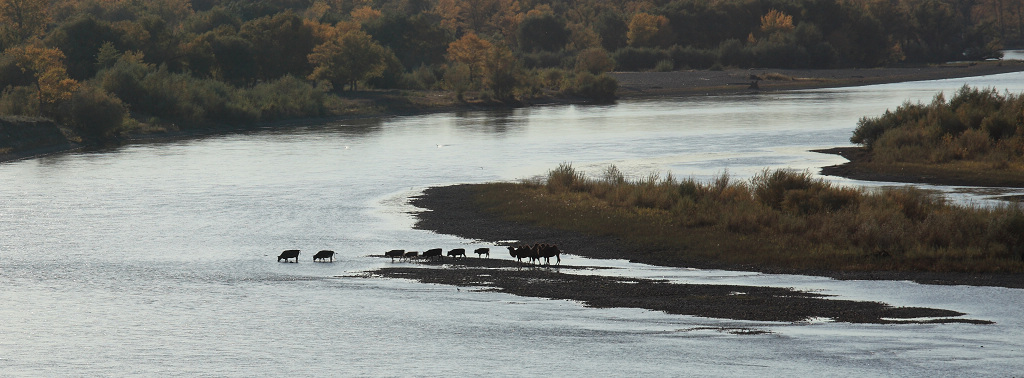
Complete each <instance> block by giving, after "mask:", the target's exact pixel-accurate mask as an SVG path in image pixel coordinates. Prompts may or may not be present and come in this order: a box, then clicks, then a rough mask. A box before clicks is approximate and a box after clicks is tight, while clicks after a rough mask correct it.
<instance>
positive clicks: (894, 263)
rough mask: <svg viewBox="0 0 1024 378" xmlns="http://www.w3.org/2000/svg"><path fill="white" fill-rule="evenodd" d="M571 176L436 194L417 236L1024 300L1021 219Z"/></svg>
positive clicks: (815, 191)
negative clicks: (982, 288) (946, 288)
mask: <svg viewBox="0 0 1024 378" xmlns="http://www.w3.org/2000/svg"><path fill="white" fill-rule="evenodd" d="M622 177H623V176H622V174H621V172H618V170H617V169H615V168H614V167H610V168H609V169H608V170H607V172H605V177H604V178H602V179H588V178H585V177H584V176H583V174H582V173H580V172H577V171H576V170H575V169H573V168H572V167H571V166H569V165H563V166H561V167H559V168H558V169H555V170H553V171H551V172H550V173H549V175H548V178H547V180H546V181H544V182H519V183H492V184H480V185H462V186H452V187H441V188H432V189H430V190H428V191H427V192H426V193H425V194H424V196H422V197H419V198H416V199H414V200H413V201H412V203H413V204H414V205H416V206H420V207H423V208H425V209H428V211H425V212H423V213H421V214H419V218H420V222H419V223H418V224H417V227H419V228H425V229H430V230H435V231H437V232H442V233H449V234H454V235H459V236H463V237H468V238H474V239H479V240H491V241H500V240H510V239H518V240H521V241H523V242H526V243H534V242H549V243H556V244H558V245H559V246H560V247H563V250H564V251H565V252H566V253H568V254H580V255H586V256H591V257H598V258H619V259H628V260H633V261H639V262H643V263H648V264H656V265H664V266H685V267H697V268H723V269H738V270H753V271H763V272H773V273H798V274H813V275H824V276H830V277H836V278H844V279H899V280H914V281H918V282H923V283H936V284H969V285H993V286H1006V287H1024V275H1022V274H1020V273H1021V272H1024V262H1022V261H1021V250H1022V245H1024V243H1022V240H1021V239H1022V238H1024V213H1022V209H1021V208H1020V207H1018V206H1015V205H1010V204H1007V205H1005V206H1002V207H996V208H975V207H964V206H959V205H955V204H950V203H947V202H946V201H944V200H943V199H942V198H941V197H936V196H934V195H932V194H930V193H928V192H925V191H922V190H920V189H914V188H909V187H908V188H890V189H880V190H866V189H853V188H844V187H835V186H833V185H831V184H829V183H828V182H824V181H822V180H818V179H814V178H812V177H811V176H810V175H809V174H807V173H796V172H788V171H767V170H766V171H765V172H763V173H762V174H760V175H757V176H756V177H754V178H752V179H751V180H749V181H745V182H737V181H734V180H732V179H730V178H729V177H728V176H727V175H723V176H721V177H719V178H718V179H716V180H714V181H713V182H710V183H700V182H696V181H694V180H691V179H687V180H681V181H680V180H676V179H675V178H673V177H671V176H669V177H666V178H664V179H662V178H659V177H658V176H654V175H652V176H650V177H647V178H645V179H642V180H639V181H637V182H627V181H626V180H624V179H623V178H622Z"/></svg>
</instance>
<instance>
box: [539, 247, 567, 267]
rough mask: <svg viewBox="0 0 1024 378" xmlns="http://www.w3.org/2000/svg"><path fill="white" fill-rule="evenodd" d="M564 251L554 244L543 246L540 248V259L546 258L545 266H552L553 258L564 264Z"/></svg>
mask: <svg viewBox="0 0 1024 378" xmlns="http://www.w3.org/2000/svg"><path fill="white" fill-rule="evenodd" d="M561 254H562V250H560V249H558V246H557V245H554V244H541V246H540V257H543V258H544V263H545V264H549V265H550V264H551V258H552V257H554V258H557V259H558V264H559V265H561V264H562V257H561V256H560V255H561Z"/></svg>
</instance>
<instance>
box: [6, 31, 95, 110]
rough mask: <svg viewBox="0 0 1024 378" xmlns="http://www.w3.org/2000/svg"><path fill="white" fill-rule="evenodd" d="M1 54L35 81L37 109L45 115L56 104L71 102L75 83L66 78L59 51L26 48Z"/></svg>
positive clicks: (32, 47)
mask: <svg viewBox="0 0 1024 378" xmlns="http://www.w3.org/2000/svg"><path fill="white" fill-rule="evenodd" d="M4 54H5V55H9V56H11V57H13V58H14V60H15V62H16V63H15V64H16V65H17V67H18V68H19V69H21V72H24V73H31V74H32V76H33V77H34V78H35V80H36V96H37V99H38V101H39V108H40V109H42V110H43V112H44V113H52V112H53V111H54V110H55V106H56V104H57V103H58V102H60V101H63V100H67V99H70V98H71V95H72V94H73V93H74V92H75V91H76V90H77V89H78V81H76V80H74V79H72V78H70V77H68V72H67V69H66V68H65V66H64V53H63V52H62V51H60V49H56V48H46V47H42V46H41V45H39V44H29V45H20V46H15V47H12V48H10V49H7V50H6V51H4Z"/></svg>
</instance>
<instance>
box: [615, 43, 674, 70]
mask: <svg viewBox="0 0 1024 378" xmlns="http://www.w3.org/2000/svg"><path fill="white" fill-rule="evenodd" d="M612 59H613V60H615V62H616V64H617V66H616V69H617V70H619V71H646V70H649V69H652V68H654V67H655V66H656V65H657V64H658V62H660V61H663V60H669V59H671V57H669V55H668V53H667V52H665V51H664V50H660V49H655V48H638V47H626V48H623V49H619V50H618V51H616V52H615V53H614V54H612Z"/></svg>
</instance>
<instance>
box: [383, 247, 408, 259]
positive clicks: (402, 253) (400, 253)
mask: <svg viewBox="0 0 1024 378" xmlns="http://www.w3.org/2000/svg"><path fill="white" fill-rule="evenodd" d="M402 256H405V250H404V249H392V250H390V251H387V252H384V257H390V258H391V262H395V257H397V258H399V259H401V258H402Z"/></svg>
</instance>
